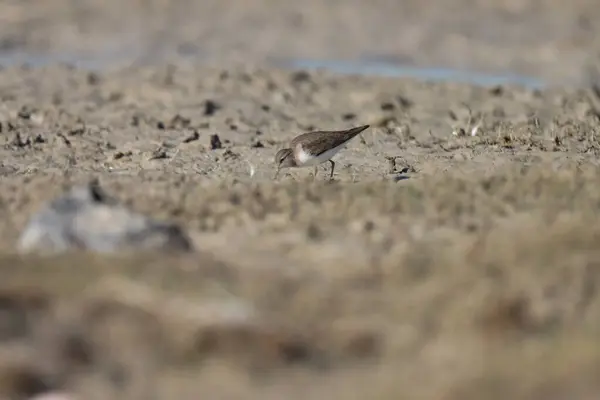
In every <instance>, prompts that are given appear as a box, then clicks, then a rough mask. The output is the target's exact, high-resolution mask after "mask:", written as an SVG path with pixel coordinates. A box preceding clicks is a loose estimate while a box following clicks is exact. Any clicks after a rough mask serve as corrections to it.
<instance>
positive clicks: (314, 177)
mask: <svg viewBox="0 0 600 400" xmlns="http://www.w3.org/2000/svg"><path fill="white" fill-rule="evenodd" d="M318 168H319V166H318V165H315V171H314V173H313V181H314V180H315V179H317V169H318Z"/></svg>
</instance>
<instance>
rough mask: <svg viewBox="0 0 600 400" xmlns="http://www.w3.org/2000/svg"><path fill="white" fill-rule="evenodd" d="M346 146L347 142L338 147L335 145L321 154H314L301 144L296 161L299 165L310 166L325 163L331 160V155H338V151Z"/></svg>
mask: <svg viewBox="0 0 600 400" xmlns="http://www.w3.org/2000/svg"><path fill="white" fill-rule="evenodd" d="M345 146H346V143H344V144H341V145H339V146H338V147H334V148H333V149H331V150H327V151H326V152H324V153H322V154H319V155H318V156H316V157H315V156H313V155H311V154H309V153H307V152H305V151H304V150H303V149H302V146H299V149H298V159H297V160H296V163H297V164H298V166H299V167H310V166H313V165H318V164H321V163H324V162H325V161H327V160H329V159H330V158H331V157H333V156H334V155H336V153H337V152H338V151H340V150H341V149H343V148H344V147H345Z"/></svg>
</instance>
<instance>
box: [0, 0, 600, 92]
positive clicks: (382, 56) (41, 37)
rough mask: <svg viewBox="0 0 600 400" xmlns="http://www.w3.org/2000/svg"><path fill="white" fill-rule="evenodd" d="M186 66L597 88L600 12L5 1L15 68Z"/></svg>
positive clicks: (592, 8) (459, 3)
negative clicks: (377, 71) (460, 73)
mask: <svg viewBox="0 0 600 400" xmlns="http://www.w3.org/2000/svg"><path fill="white" fill-rule="evenodd" d="M183 60H187V61H191V62H202V63H216V64H222V63H230V62H247V63H254V64H256V63H259V64H264V63H270V64H294V63H304V64H306V63H314V64H315V65H317V64H319V63H329V64H328V65H334V64H335V63H346V64H348V63H355V64H356V63H363V64H365V63H371V64H373V63H378V64H381V65H383V64H385V65H387V66H397V67H398V66H403V67H408V66H410V67H418V68H425V67H429V68H432V67H443V68H452V69H458V70H470V71H478V72H484V73H495V74H501V73H502V74H508V73H511V74H518V75H520V76H530V77H536V78H539V79H543V80H544V81H546V82H551V83H559V84H563V83H567V84H588V83H589V82H590V80H594V79H597V78H596V75H597V73H596V72H595V71H596V70H597V68H598V65H599V64H600V2H598V1H597V0H571V1H564V0H305V1H302V2H299V1H289V0H196V1H194V0H3V1H0V63H1V64H3V65H8V64H11V63H21V62H29V63H45V62H54V61H66V62H72V63H78V64H81V65H85V66H89V67H104V66H107V65H117V64H131V63H140V64H143V63H166V62H172V63H174V62H179V61H183ZM340 65H341V64H340Z"/></svg>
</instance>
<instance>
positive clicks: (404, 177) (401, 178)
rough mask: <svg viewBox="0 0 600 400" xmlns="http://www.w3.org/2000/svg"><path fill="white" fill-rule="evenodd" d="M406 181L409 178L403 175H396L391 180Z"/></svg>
mask: <svg viewBox="0 0 600 400" xmlns="http://www.w3.org/2000/svg"><path fill="white" fill-rule="evenodd" d="M407 179H410V176H408V175H404V174H398V175H396V176H394V177H393V178H392V180H393V181H394V182H399V181H405V180H407Z"/></svg>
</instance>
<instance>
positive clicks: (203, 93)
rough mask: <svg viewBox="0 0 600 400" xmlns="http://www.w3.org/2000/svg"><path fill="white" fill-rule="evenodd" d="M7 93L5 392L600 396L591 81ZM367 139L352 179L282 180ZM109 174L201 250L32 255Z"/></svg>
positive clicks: (286, 81) (114, 191)
mask: <svg viewBox="0 0 600 400" xmlns="http://www.w3.org/2000/svg"><path fill="white" fill-rule="evenodd" d="M0 96H1V98H2V103H1V109H0V135H1V140H2V147H1V149H0V151H1V154H0V160H1V173H2V179H1V180H0V200H1V201H2V208H1V210H2V213H3V215H2V219H1V223H0V232H1V234H2V237H3V238H4V240H3V241H2V249H3V255H2V256H1V262H0V269H1V270H2V280H1V283H0V307H1V308H2V314H1V317H0V321H1V322H2V323H1V324H0V338H1V342H0V353H1V354H2V355H1V356H0V391H1V393H2V395H3V396H4V397H5V398H29V397H31V396H34V395H36V394H40V393H42V394H44V393H45V394H47V395H48V394H51V393H54V394H55V395H57V396H63V398H64V397H65V396H67V398H76V399H96V398H97V399H110V398H129V399H148V398H158V399H167V398H180V399H194V398H197V396H198V393H210V394H211V398H236V399H237V398H239V399H254V398H256V399H259V398H260V399H281V398H290V399H294V398H311V399H325V398H332V396H337V397H339V398H350V399H366V398H380V399H397V398H399V397H401V398H406V399H412V398H439V399H505V398H512V399H540V400H541V399H544V400H546V399H548V398H552V399H591V398H596V397H597V395H598V391H599V390H600V387H598V382H597V379H596V372H597V371H598V367H600V365H599V361H600V353H599V352H598V350H597V345H596V344H597V329H598V323H599V315H600V313H599V307H600V297H599V295H598V291H597V284H598V279H599V278H598V272H599V271H598V265H600V264H599V262H600V253H599V252H598V240H600V231H599V229H600V228H599V227H600V225H599V222H600V217H599V214H598V205H599V204H600V186H599V185H598V182H599V181H600V172H599V171H598V167H597V165H598V163H597V156H598V152H599V151H600V147H599V146H600V145H599V144H598V137H599V129H600V123H599V119H598V115H599V110H600V108H599V102H600V99H599V98H598V93H597V92H594V90H589V91H585V90H581V91H575V90H573V91H568V90H558V89H557V90H542V91H539V90H531V89H522V88H516V87H508V86H505V87H493V88H477V87H473V86H467V85H458V84H432V83H416V82H414V81H409V80H398V79H396V80H392V79H383V78H361V77H340V76H334V75H331V74H327V73H307V72H302V71H289V72H284V71H278V70H271V69H255V68H250V67H246V68H238V67H232V68H230V69H208V68H201V67H194V68H189V69H188V68H185V67H174V66H171V67H164V68H147V69H135V70H134V69H132V70H120V71H116V72H112V73H90V72H86V71H83V70H77V69H73V68H68V67H51V68H50V67H48V68H40V69H28V68H5V69H3V70H1V71H0ZM367 123H368V124H371V128H370V129H369V130H367V131H365V132H364V133H363V135H362V136H361V137H357V138H356V139H355V140H353V141H352V142H351V143H350V145H349V146H348V148H347V149H346V150H345V151H344V152H342V153H339V155H338V156H337V158H336V160H337V168H336V171H337V172H336V176H335V181H333V182H325V181H324V179H325V177H326V176H327V174H326V173H325V172H324V171H321V172H320V175H318V177H317V179H316V180H315V181H314V182H313V181H312V179H311V177H310V174H311V172H312V170H311V169H310V168H309V169H304V170H297V171H288V172H289V173H287V174H284V175H283V176H281V177H280V179H279V180H278V181H273V180H272V178H273V174H274V172H275V170H274V166H273V165H272V159H273V156H274V154H275V152H276V151H277V149H279V148H280V147H282V146H283V145H284V144H285V142H286V141H287V140H289V139H291V138H292V137H293V136H294V135H295V134H298V133H301V132H304V131H307V130H312V129H315V128H319V129H342V128H347V127H351V126H354V125H362V124H367ZM475 128H476V129H475ZM94 178H97V179H98V182H99V184H100V185H101V187H102V188H103V190H104V191H106V193H108V194H109V195H110V196H112V197H114V198H115V199H117V200H118V201H119V202H121V203H122V204H123V205H124V206H126V207H129V208H131V209H133V210H135V211H136V212H139V213H141V214H145V215H149V216H151V217H152V218H155V219H157V220H163V221H169V222H172V223H175V224H178V225H179V226H181V227H182V228H183V229H184V230H185V231H186V232H187V234H188V235H189V237H190V240H191V241H193V244H194V246H193V247H194V249H195V251H194V252H192V253H188V254H182V255H175V254H170V255H167V254H161V253H155V254H153V253H150V254H148V253H147V252H144V253H143V254H137V255H136V253H128V254H123V255H113V256H110V257H109V256H101V255H98V254H96V255H94V254H87V255H86V254H73V255H69V254H62V255H60V254H59V255H54V256H51V257H50V256H46V257H42V256H39V255H35V254H29V255H17V254H15V251H14V250H13V249H14V247H15V246H16V244H17V241H18V238H19V235H20V233H21V232H23V230H24V229H25V227H26V224H27V222H28V221H29V219H30V218H31V216H32V215H34V214H35V213H36V212H37V211H38V210H40V208H41V207H42V206H43V205H45V204H48V202H49V201H51V200H52V199H55V198H57V197H58V196H60V195H62V194H63V193H64V192H66V191H67V189H68V188H70V187H72V186H73V185H76V184H83V183H86V182H89V181H90V180H92V179H94ZM549 393H550V394H551V396H550V397H549ZM69 396H70V397H69Z"/></svg>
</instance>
